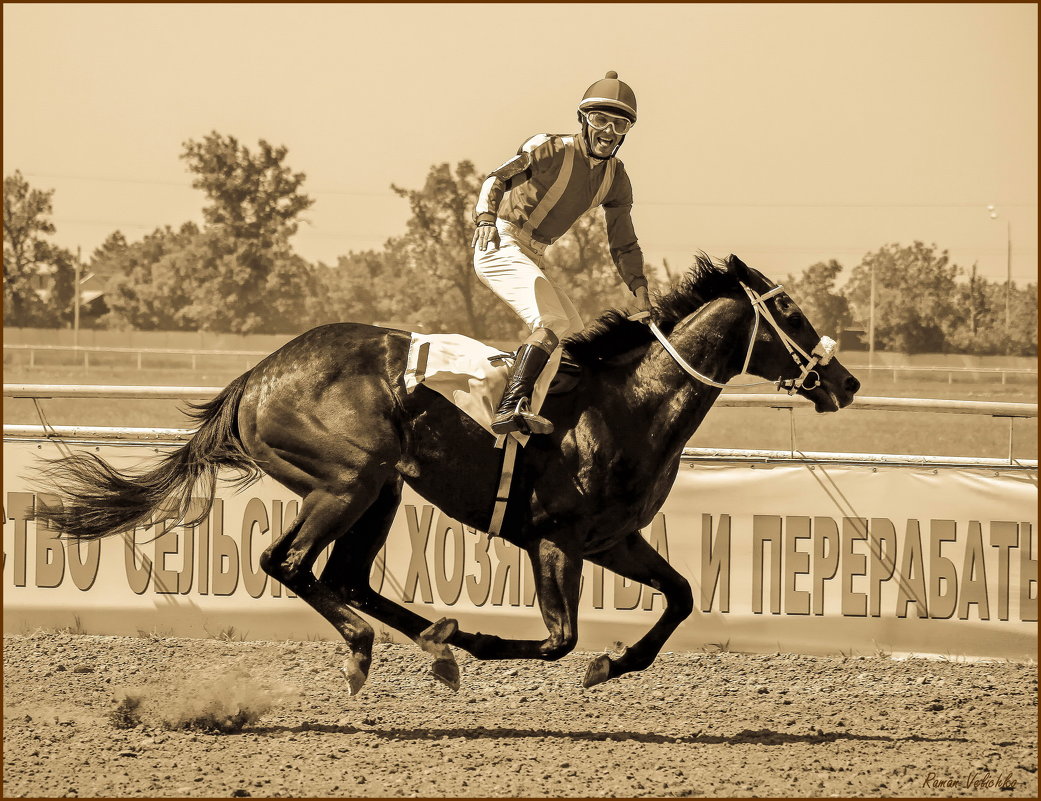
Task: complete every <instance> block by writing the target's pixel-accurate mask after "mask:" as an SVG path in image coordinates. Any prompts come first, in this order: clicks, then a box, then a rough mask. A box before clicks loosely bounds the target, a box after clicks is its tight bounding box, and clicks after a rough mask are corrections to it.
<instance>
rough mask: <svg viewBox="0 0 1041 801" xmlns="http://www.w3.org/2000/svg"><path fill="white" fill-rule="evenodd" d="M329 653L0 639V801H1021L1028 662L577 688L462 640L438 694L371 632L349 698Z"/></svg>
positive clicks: (740, 667) (678, 678)
mask: <svg viewBox="0 0 1041 801" xmlns="http://www.w3.org/2000/svg"><path fill="white" fill-rule="evenodd" d="M343 655H344V651H343V647H342V646H340V645H337V644H334V643H331V642H329V643H324V642H317V643H316V642H309V643H289V642H286V643H271V642H226V641H221V640H188V639H178V638H163V637H141V638H132V637H102V636H93V635H80V636H75V635H69V634H55V633H36V634H33V635H29V636H10V635H8V636H5V637H4V781H3V792H4V796H6V797H14V796H73V795H79V796H101V797H163V796H165V797H185V796H196V797H215V796H216V797H276V796H280V797H301V796H303V797H330V796H332V797H336V796H383V797H387V796H418V797H446V796H447V797H459V796H484V797H487V796H500V797H517V796H522V797H523V796H526V797H560V796H583V797H640V796H652V797H653V796H657V797H663V796H748V797H752V796H757V797H763V796H779V795H782V796H829V795H837V796H885V797H892V796H932V797H951V796H989V797H993V796H1014V797H1037V789H1038V788H1037V670H1036V666H1035V665H1024V664H1017V663H1007V662H993V663H966V662H956V661H933V660H923V659H912V660H904V661H894V660H890V659H886V658H874V657H871V658H863V657H853V658H844V657H841V656H836V657H808V656H792V655H783V654H777V655H747V654H733V653H721V654H705V653H683V654H679V653H667V654H663V655H662V656H661V657H659V659H658V661H657V662H655V664H654V665H652V666H651V667H650V668H649V669H648V670H646V671H644V672H643V673H638V674H634V675H631V676H627V677H623V678H621V679H615V680H612V681H609V682H606V683H605V684H602V685H599V686H597V687H594V688H592V689H590V690H583V689H582V687H581V679H582V676H583V673H584V672H585V667H586V664H587V663H588V661H589V659H590V658H591V657H592V654H589V653H582V654H572V655H569V656H568V657H565V658H564V659H562V660H560V661H559V662H555V663H539V662H478V661H477V660H474V659H472V658H470V657H469V656H467V655H466V654H463V653H461V652H458V654H457V655H458V658H459V663H460V667H461V669H462V687H461V689H460V691H459V692H458V693H452V692H451V691H450V690H449V689H447V688H446V687H444V686H443V685H441V684H439V683H438V682H437V681H436V680H435V679H433V678H432V677H431V676H430V675H429V668H430V662H429V657H428V656H427V655H426V654H423V653H422V652H420V651H419V650H418V648H415V647H413V646H411V645H404V644H380V645H377V646H376V647H375V651H374V654H373V666H372V672H371V674H370V677H369V682H368V684H367V685H366V687H365V688H364V690H363V691H362V693H361V694H360V695H358V696H355V697H351V696H350V695H349V694H348V692H347V687H346V682H345V681H344V680H343V678H342V675H341V674H340V672H339V664H340V661H341V660H342V658H343ZM128 697H132V698H136V699H137V701H131V702H130V703H129V704H127V703H126V699H127V698H128ZM213 699H220V700H221V703H220V704H217V705H216V706H215V705H214V704H212V703H210V701H212V700H213ZM120 704H124V708H123V712H122V713H118V712H117V707H119V705H120ZM211 713H212V715H215V716H216V717H217V718H219V719H223V720H225V721H231V722H230V723H228V724H227V725H226V726H225V729H226V731H231V733H221V732H220V731H218V730H217V729H216V728H214V727H213V726H209V727H208V728H207V726H208V723H207V720H208V719H207V717H206V715H207V714H211ZM236 714H239V715H241V716H244V717H239V718H235V715H236ZM222 715H223V716H224V717H223V718H221V716H222ZM236 729H237V731H235V730H236Z"/></svg>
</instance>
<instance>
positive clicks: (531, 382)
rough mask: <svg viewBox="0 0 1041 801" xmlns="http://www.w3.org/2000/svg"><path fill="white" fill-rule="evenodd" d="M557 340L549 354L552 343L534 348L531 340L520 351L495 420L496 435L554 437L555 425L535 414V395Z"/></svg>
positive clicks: (493, 427)
mask: <svg viewBox="0 0 1041 801" xmlns="http://www.w3.org/2000/svg"><path fill="white" fill-rule="evenodd" d="M547 333H549V332H547ZM550 336H552V334H550ZM553 340H554V341H553V342H552V345H551V347H550V349H549V350H546V349H545V345H546V344H550V343H548V342H540V343H539V344H532V342H531V341H530V340H529V341H527V342H525V343H524V344H523V345H521V346H520V347H519V348H518V349H517V359H516V361H514V363H513V370H512V371H511V372H510V377H509V380H508V381H507V382H506V391H505V392H504V393H503V396H502V400H501V401H500V402H499V410H498V411H497V412H496V413H495V419H494V420H492V431H494V432H495V433H496V434H508V433H510V432H511V431H520V432H521V433H522V434H552V433H553V423H551V422H550V421H549V420H547V419H546V418H545V417H542V416H541V415H537V414H535V413H534V412H532V411H531V393H532V391H533V390H534V389H535V382H536V381H537V380H538V377H539V375H540V374H541V373H542V369H543V368H544V367H545V366H546V363H547V362H548V361H549V356H550V354H551V353H552V352H553V348H554V347H556V342H555V340H556V337H553Z"/></svg>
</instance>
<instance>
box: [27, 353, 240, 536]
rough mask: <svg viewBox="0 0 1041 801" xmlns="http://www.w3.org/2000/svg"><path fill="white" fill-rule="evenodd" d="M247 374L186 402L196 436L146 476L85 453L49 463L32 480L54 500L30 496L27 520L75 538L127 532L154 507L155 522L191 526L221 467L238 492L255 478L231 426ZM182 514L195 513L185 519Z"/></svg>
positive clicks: (205, 511) (200, 517)
mask: <svg viewBox="0 0 1041 801" xmlns="http://www.w3.org/2000/svg"><path fill="white" fill-rule="evenodd" d="M248 377H249V373H248V372H247V373H244V374H243V375H241V376H239V377H238V378H236V379H235V380H234V381H232V382H231V383H230V384H228V386H226V387H225V388H224V390H223V391H222V392H221V393H220V394H219V395H217V396H216V397H215V398H213V400H210V401H207V402H206V403H200V404H193V403H190V404H188V405H189V406H190V407H191V410H190V411H188V412H187V414H188V416H189V417H191V418H192V419H194V420H197V421H198V422H199V423H200V425H199V429H198V431H196V432H195V434H194V435H193V436H192V438H191V439H190V440H189V441H188V442H187V443H186V444H185V445H184V446H183V447H181V448H178V449H177V450H176V451H174V452H173V453H171V454H169V455H168V456H165V457H163V459H162V460H161V461H160V462H159V463H158V464H157V465H156V466H155V467H154V468H153V469H151V470H149V471H147V472H144V473H141V474H132V473H123V472H120V471H119V470H116V469H115V468H113V467H112V466H111V465H109V464H107V463H106V462H104V461H103V460H102V459H100V458H98V457H97V456H95V455H94V454H93V453H90V452H89V451H88V452H83V453H77V454H73V455H71V456H67V457H65V458H62V459H54V460H53V461H50V462H49V463H48V464H47V466H46V467H44V468H42V469H41V471H40V477H41V478H42V480H43V481H44V482H46V483H47V484H49V485H50V487H51V488H53V490H52V491H53V492H54V494H56V495H57V496H58V497H59V498H61V500H62V503H61V505H48V504H45V503H43V502H42V501H41V499H40V498H39V496H37V499H36V510H35V517H36V518H38V519H43V520H46V521H47V522H48V524H49V525H50V527H51V528H52V529H53V530H55V531H58V532H60V533H61V534H63V535H64V536H66V537H68V538H70V539H77V540H93V539H98V538H99V537H106V536H108V535H110V534H119V533H121V532H124V531H129V530H130V529H132V528H134V527H135V526H140V525H142V524H144V523H145V522H146V521H149V520H151V519H152V515H153V513H154V512H155V511H156V510H158V509H160V508H161V509H162V512H163V518H164V519H165V518H172V519H173V522H174V523H176V522H181V521H183V523H184V525H194V524H196V523H198V522H200V521H202V520H204V519H205V518H206V516H207V515H209V513H210V509H211V507H212V506H213V496H214V493H215V492H216V489H217V473H218V471H219V470H220V469H221V468H229V469H231V470H233V471H236V472H238V473H239V476H238V478H236V479H234V484H235V485H236V486H238V487H245V486H248V485H249V484H251V483H253V482H254V481H256V480H257V479H259V478H260V476H261V471H260V468H259V467H258V466H257V463H256V462H255V461H254V460H253V458H252V457H251V456H250V455H249V454H248V453H246V451H245V450H244V449H243V447H242V443H241V441H240V440H239V438H238V433H237V430H236V424H235V420H236V417H237V412H238V407H239V401H240V400H241V399H242V392H243V390H244V389H245V387H246V380H247V379H248ZM200 481H202V482H203V484H204V486H203V487H202V488H200V490H201V491H200V494H201V496H202V497H203V498H205V499H206V503H205V504H203V507H204V508H203V509H202V510H201V511H199V510H198V509H197V508H193V505H192V497H193V494H194V493H195V490H196V485H197V484H198V483H199V482H200ZM196 497H198V496H196ZM189 512H195V514H194V515H193V516H192V517H191V518H190V519H189V518H188V515H189Z"/></svg>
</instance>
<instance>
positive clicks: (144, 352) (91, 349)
mask: <svg viewBox="0 0 1041 801" xmlns="http://www.w3.org/2000/svg"><path fill="white" fill-rule="evenodd" d="M4 350H5V351H8V350H11V351H28V353H29V367H31V368H35V367H36V354H37V352H44V353H46V352H49V351H50V352H53V351H64V352H67V353H69V352H71V353H73V354H75V355H78V356H82V357H83V369H84V370H89V369H90V354H92V353H123V354H128V353H132V354H134V355H135V356H136V362H137V369H138V370H143V369H144V357H145V356H189V357H191V363H192V369H193V370H196V369H198V365H199V357H208V356H223V357H228V358H236V359H241V360H242V363H243V366H244V367H245V368H246V369H249V368H250V367H252V366H253V365H255V364H256V363H257V362H258V361H260V359H262V358H264V357H265V356H267V355H268V354H269V353H270V351H266V350H195V349H191V348H117V347H107V346H100V345H98V346H92V345H8V344H6V343H5V344H4ZM106 366H107V365H106ZM164 369H169V368H168V367H165V366H164Z"/></svg>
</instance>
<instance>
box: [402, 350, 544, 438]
mask: <svg viewBox="0 0 1041 801" xmlns="http://www.w3.org/2000/svg"><path fill="white" fill-rule="evenodd" d="M498 356H502V351H501V350H499V349H498V348H493V347H491V346H490V345H485V344H484V343H483V342H478V341H477V340H476V339H471V338H470V337H466V336H463V335H462V334H417V333H413V334H412V342H411V343H409V349H408V360H407V362H406V365H405V375H404V379H405V390H406V391H408V392H413V391H414V390H415V388H416V387H417V386H419V385H420V384H422V385H423V386H425V387H427V388H428V389H432V390H434V391H435V392H437V393H439V394H440V395H443V396H444V397H445V398H447V399H448V400H449V401H450V402H451V403H452V404H453V405H455V406H456V407H458V408H459V409H461V410H462V411H463V412H465V413H466V414H467V415H469V416H470V417H472V418H473V419H474V420H475V421H477V423H478V424H479V425H480V426H481V428H483V429H484V430H485V431H487V432H488V433H489V434H491V435H492V436H495V434H494V433H493V432H492V418H494V417H495V412H496V410H497V409H498V406H499V400H500V399H501V398H502V394H503V392H504V391H505V389H506V379H507V378H508V376H509V366H510V364H512V358H511V359H510V361H509V362H508V363H507V362H506V361H504V360H503V359H500V358H496V357H498ZM552 380H553V371H552V370H549V369H547V370H544V371H543V373H542V375H541V376H540V377H539V380H538V381H537V382H536V383H535V391H534V392H533V393H532V399H531V407H532V408H533V409H539V408H541V406H542V401H543V399H544V398H545V397H546V391H547V389H548V388H549V385H550V383H551V382H552ZM513 436H515V437H517V439H518V441H519V442H520V444H521V445H523V444H524V443H525V442H527V440H528V437H527V435H525V434H519V433H514V435H513Z"/></svg>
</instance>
